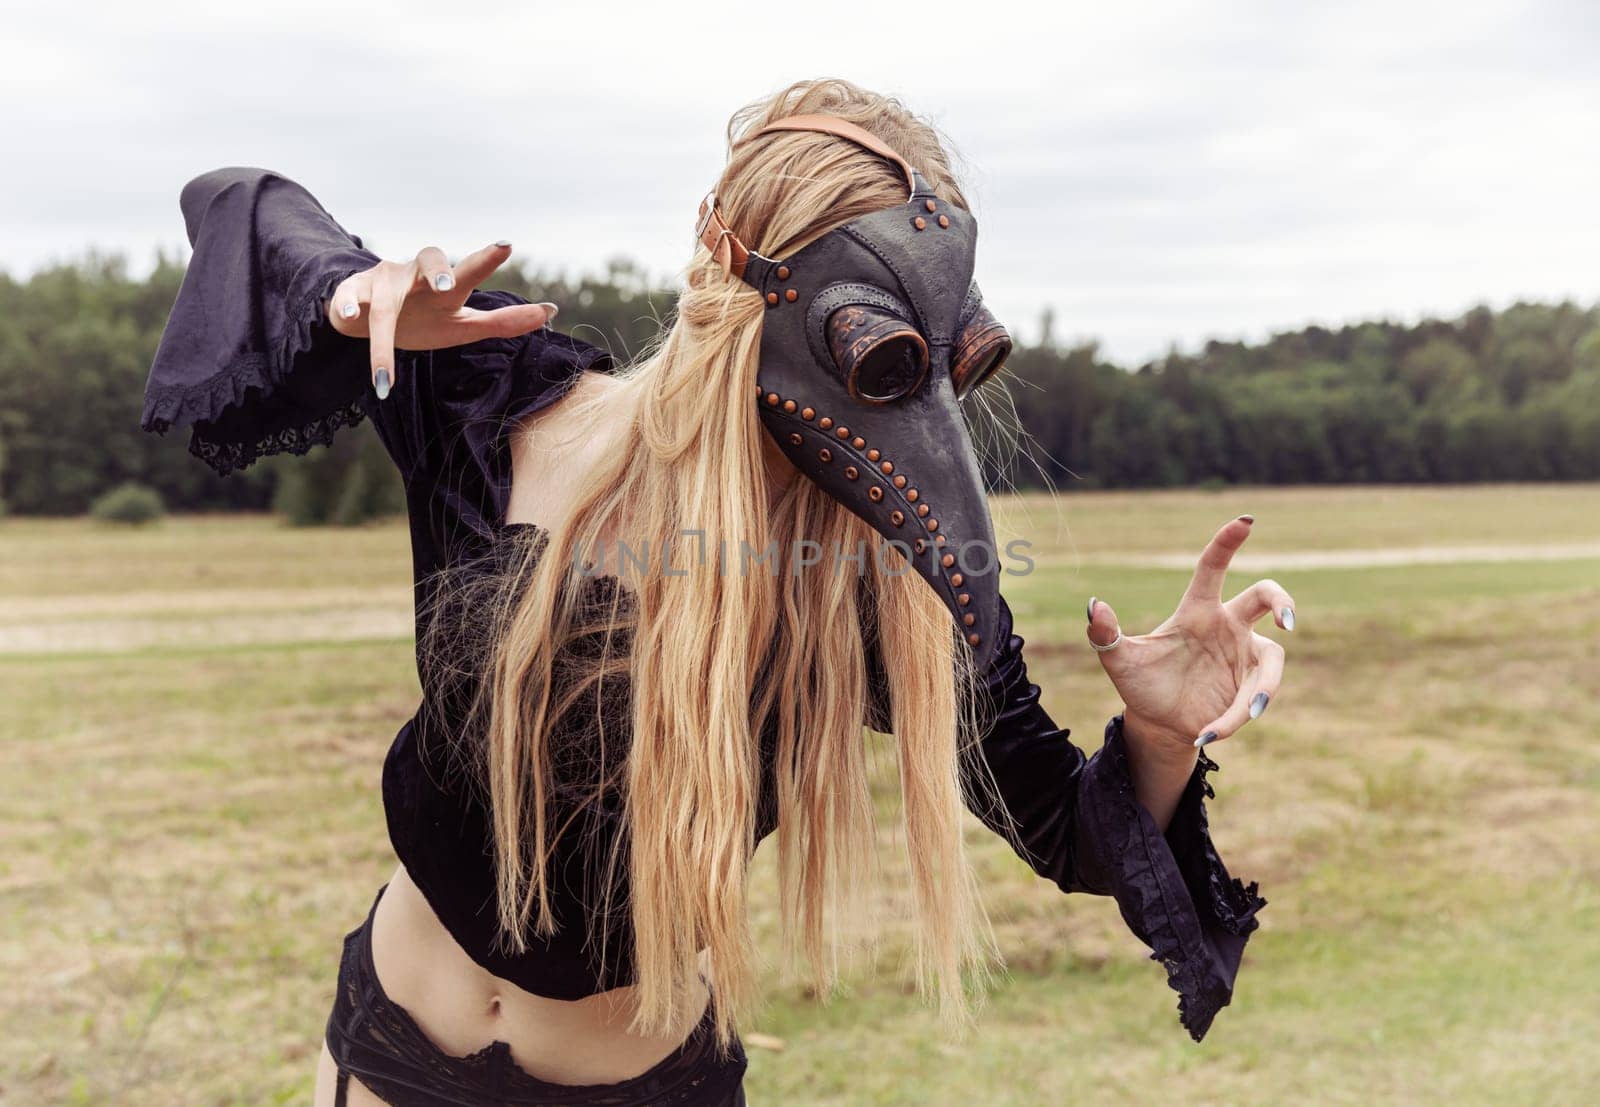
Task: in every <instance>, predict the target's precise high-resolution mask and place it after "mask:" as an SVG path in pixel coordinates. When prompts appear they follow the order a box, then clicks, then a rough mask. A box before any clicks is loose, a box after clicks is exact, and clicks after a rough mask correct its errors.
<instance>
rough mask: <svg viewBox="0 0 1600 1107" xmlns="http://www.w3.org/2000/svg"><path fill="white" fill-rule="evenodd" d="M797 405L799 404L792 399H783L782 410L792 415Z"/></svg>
mask: <svg viewBox="0 0 1600 1107" xmlns="http://www.w3.org/2000/svg"><path fill="white" fill-rule="evenodd" d="M799 406H800V405H799V404H797V403H795V402H794V401H793V400H785V401H783V410H785V411H787V412H788V413H789V414H790V415H793V414H794V409H795V408H797V407H799Z"/></svg>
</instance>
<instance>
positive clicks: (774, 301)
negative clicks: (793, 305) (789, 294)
mask: <svg viewBox="0 0 1600 1107" xmlns="http://www.w3.org/2000/svg"><path fill="white" fill-rule="evenodd" d="M767 306H768V307H777V306H778V294H777V293H776V292H769V293H767Z"/></svg>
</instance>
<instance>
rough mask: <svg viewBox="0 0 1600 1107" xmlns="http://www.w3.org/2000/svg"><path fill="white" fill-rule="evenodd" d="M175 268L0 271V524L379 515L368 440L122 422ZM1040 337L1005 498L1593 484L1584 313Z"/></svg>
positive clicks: (1021, 388)
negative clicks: (1208, 489) (30, 518)
mask: <svg viewBox="0 0 1600 1107" xmlns="http://www.w3.org/2000/svg"><path fill="white" fill-rule="evenodd" d="M182 276H183V269H182V266H181V264H179V263H178V262H176V261H174V260H172V259H168V258H163V259H161V260H160V261H159V263H158V264H157V265H156V267H155V268H154V270H153V271H152V272H151V273H150V274H149V275H148V276H147V277H145V278H143V279H133V278H131V277H129V276H128V273H127V268H126V266H125V264H124V263H123V261H122V260H121V259H118V258H102V257H94V258H90V259H87V260H85V261H82V262H79V263H76V264H72V265H65V266H58V267H56V268H52V269H47V270H44V271H41V272H39V273H37V274H35V275H34V276H32V277H31V278H29V279H28V280H26V281H18V280H15V279H12V278H10V277H6V276H0V510H8V511H11V512H15V513H19V514H76V513H79V512H82V511H84V510H86V509H87V508H88V507H89V505H90V504H91V503H92V502H93V501H94V500H95V499H96V498H97V497H98V496H100V495H101V494H103V493H105V492H106V491H108V490H110V489H113V488H117V487H119V486H123V485H126V484H128V483H129V482H132V483H134V484H138V485H143V486H146V487H148V488H151V489H154V490H155V491H156V492H158V493H159V494H160V495H161V497H162V498H163V499H164V501H165V502H166V504H167V506H168V508H170V509H174V510H216V509H241V508H246V509H263V508H268V507H274V506H275V507H276V508H277V509H278V510H280V511H283V512H284V513H286V514H288V515H290V516H291V517H293V518H296V519H300V520H303V521H319V520H337V521H345V522H350V521H356V520H360V519H363V518H367V517H370V516H372V515H374V514H382V513H384V512H386V511H390V510H394V509H395V508H397V507H398V505H399V499H398V487H397V482H396V481H395V480H394V479H393V477H392V475H391V474H390V473H389V472H388V466H387V463H386V460H385V458H384V457H383V454H382V451H381V448H379V447H378V445H377V442H376V438H375V436H374V435H373V434H372V432H371V430H370V428H365V427H362V428H357V429H356V430H355V431H353V432H347V433H346V434H344V435H343V436H342V438H341V440H340V441H339V442H338V443H337V444H336V445H335V446H334V447H333V448H331V449H328V450H314V451H313V452H312V454H311V455H309V456H308V457H305V458H284V459H271V460H269V461H267V462H264V463H262V464H259V465H257V466H255V467H254V468H252V469H250V470H247V471H246V472H244V473H242V474H236V475H235V476H233V477H230V478H228V479H226V480H224V479H219V478H216V477H213V476H212V475H210V473H209V471H208V470H207V469H206V468H205V467H204V466H203V465H201V464H200V463H199V462H197V461H196V460H194V459H193V458H191V457H189V456H188V454H187V451H186V445H187V431H180V432H174V433H172V434H171V435H169V436H167V437H166V438H159V437H156V436H154V435H149V434H145V433H143V432H141V431H140V430H139V428H138V421H139V412H140V407H141V403H142V396H143V389H144V382H145V376H146V373H147V372H148V369H149V365H150V361H151V359H152V357H153V356H154V353H155V348H156V343H157V341H158V339H159V337H160V333H161V328H162V325H163V324H164V322H165V320H166V315H167V311H168V310H169V309H170V307H171V305H172V302H173V300H174V298H175V297H176V295H177V290H178V285H179V282H180V281H181V279H182ZM495 286H496V287H502V288H508V289H510V290H512V291H515V292H518V293H521V294H523V295H525V296H527V297H529V298H530V299H537V300H554V301H556V302H557V303H559V304H561V306H562V318H561V325H562V327H563V329H567V330H570V331H572V332H573V333H575V334H577V335H578V336H580V337H582V338H585V339H586V340H588V341H591V342H594V343H596V344H598V345H605V346H608V347H609V348H611V349H612V350H613V351H614V352H616V353H617V355H618V357H619V359H625V358H626V357H628V356H630V355H631V354H634V353H636V352H638V351H639V350H641V349H643V348H644V347H645V346H646V345H647V344H648V343H649V341H650V339H651V338H652V336H653V335H654V334H655V333H656V331H657V329H658V328H659V326H660V322H661V320H663V319H665V318H667V317H668V316H669V314H670V312H671V308H672V295H671V292H670V291H669V290H666V289H662V288H659V287H652V285H651V284H650V282H649V281H647V280H646V278H645V276H644V275H643V274H642V273H641V272H640V271H639V270H638V269H637V268H636V267H635V266H633V265H631V264H629V263H627V262H624V261H617V262H613V263H612V264H611V265H610V266H609V267H608V269H607V271H606V272H604V273H602V274H598V275H592V276H587V277H582V278H565V277H560V276H556V275H552V274H547V273H538V272H532V271H528V270H512V271H509V272H507V273H504V274H502V275H501V277H500V278H499V279H498V280H497V281H496V282H495ZM1042 330H1043V338H1042V340H1041V341H1040V342H1039V343H1038V344H1036V345H1032V346H1027V347H1023V348H1020V349H1019V350H1017V352H1016V353H1015V354H1014V355H1013V358H1012V361H1011V367H1012V370H1013V374H1012V379H1011V380H1010V381H1008V382H1006V384H1005V386H1004V390H1003V392H1002V393H996V394H994V395H991V396H989V397H988V398H987V399H988V401H989V402H988V403H987V405H986V409H987V410H985V411H982V412H975V413H974V421H975V424H976V425H975V428H974V429H975V435H976V437H977V438H978V439H979V441H980V442H981V443H984V444H990V443H995V442H998V443H999V445H1000V448H999V449H998V450H995V451H991V452H992V453H993V454H994V459H993V460H992V461H991V466H992V475H994V476H996V477H998V478H1001V479H1004V480H1008V481H1010V482H1011V483H1014V484H1016V485H1017V486H1019V487H1028V486H1031V485H1036V484H1039V483H1042V482H1043V481H1045V480H1049V481H1050V482H1052V483H1054V484H1055V485H1056V486H1057V487H1058V488H1060V489H1062V490H1064V491H1069V490H1072V489H1074V488H1085V487H1104V488H1112V487H1139V486H1160V485H1185V484H1198V483H1216V482H1237V483H1251V484H1280V483H1318V482H1341V483H1344V482H1367V481H1483V480H1569V479H1600V307H1589V308H1583V307H1579V306H1576V305H1574V304H1570V303H1562V304H1554V305H1547V304H1517V305H1515V306H1513V307H1510V308H1507V309H1505V310H1503V311H1499V312H1495V311H1491V310H1489V309H1488V308H1483V307H1480V308H1475V309H1473V310H1472V311H1469V312H1467V313H1466V314H1465V315H1464V316H1462V317H1461V318H1459V319H1453V320H1428V321H1425V322H1422V323H1418V324H1415V325H1402V324H1398V323H1392V322H1368V323H1360V324H1355V325H1351V326H1347V327H1342V328H1339V329H1336V330H1334V329H1327V328H1323V327H1308V328H1305V329H1303V330H1298V331H1292V332H1287V333H1284V334H1279V335H1275V336H1274V337H1272V338H1271V339H1270V340H1268V341H1266V342H1262V343H1239V342H1211V343H1208V344H1207V345H1206V346H1205V347H1204V348H1203V349H1201V350H1199V351H1198V352H1193V353H1180V352H1174V353H1172V354H1170V355H1169V356H1167V357H1165V358H1163V359H1161V360H1159V361H1157V362H1153V363H1151V364H1148V365H1144V366H1141V367H1139V368H1138V369H1136V370H1133V371H1129V370H1127V369H1125V368H1122V367H1119V366H1117V365H1114V364H1112V363H1110V362H1108V361H1106V360H1104V359H1103V358H1101V357H1100V356H1099V354H1098V352H1097V350H1096V348H1095V347H1094V346H1093V345H1074V346H1064V345H1061V344H1059V343H1057V342H1056V341H1055V340H1054V339H1053V337H1052V336H1051V330H1052V328H1051V326H1050V320H1049V319H1048V317H1047V318H1046V320H1045V326H1044V327H1043V328H1042ZM1013 409H1014V416H1015V417H1014V418H1013ZM1018 425H1020V427H1021V428H1022V430H1023V431H1024V432H1025V433H1024V435H1021V436H1019V435H1018V434H1017V433H1016V427H1017V426H1018ZM1013 447H1020V448H1013Z"/></svg>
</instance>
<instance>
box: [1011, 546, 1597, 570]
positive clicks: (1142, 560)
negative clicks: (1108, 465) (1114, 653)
mask: <svg viewBox="0 0 1600 1107" xmlns="http://www.w3.org/2000/svg"><path fill="white" fill-rule="evenodd" d="M1590 557H1596V558H1600V542H1548V543H1530V544H1525V545H1502V546H1407V547H1400V548H1395V547H1389V548H1385V549H1368V550H1360V549H1357V550H1284V551H1282V552H1279V553H1272V552H1262V553H1252V552H1248V551H1246V552H1242V553H1240V554H1239V555H1238V556H1237V557H1235V558H1234V559H1233V568H1235V569H1242V570H1244V571H1246V572H1261V571H1262V570H1266V569H1374V568H1379V567H1382V566H1392V565H1459V564H1463V563H1467V562H1499V561H1574V560H1581V559H1583V558H1590ZM1069 560H1071V561H1075V562H1083V563H1092V564H1096V565H1105V564H1114V565H1128V566H1131V567H1135V568H1140V569H1192V568H1193V567H1194V560H1195V555H1194V554H1191V553H1170V554H1125V555H1117V554H1084V555H1083V556H1082V557H1078V558H1071V559H1069V558H1061V557H1053V558H1041V559H1040V561H1041V563H1048V564H1057V565H1059V564H1063V563H1065V562H1067V561H1069Z"/></svg>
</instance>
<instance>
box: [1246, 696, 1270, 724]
mask: <svg viewBox="0 0 1600 1107" xmlns="http://www.w3.org/2000/svg"><path fill="white" fill-rule="evenodd" d="M1271 698H1272V697H1271V696H1269V695H1267V694H1266V693H1265V692H1257V693H1256V694H1255V695H1253V696H1251V697H1250V717H1251V718H1252V719H1259V718H1261V713H1262V712H1263V711H1265V710H1266V709H1267V701H1268V700H1270V699H1271Z"/></svg>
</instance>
